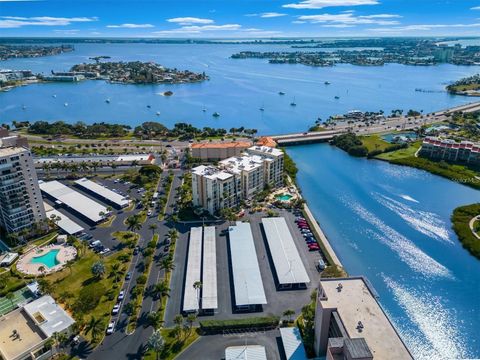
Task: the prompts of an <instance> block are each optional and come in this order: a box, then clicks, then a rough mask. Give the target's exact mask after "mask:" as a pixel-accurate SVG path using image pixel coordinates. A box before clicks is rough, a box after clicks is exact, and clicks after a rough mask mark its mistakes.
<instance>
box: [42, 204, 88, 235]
mask: <svg viewBox="0 0 480 360" xmlns="http://www.w3.org/2000/svg"><path fill="white" fill-rule="evenodd" d="M45 210H46V214H47V217H48V218H49V219H50V217H51V216H52V215H55V216H58V217H59V218H60V220H59V221H58V222H56V224H57V225H58V227H59V228H60V229H62V230H63V231H65V232H66V233H67V234H69V235H73V234H76V233H79V232H80V231H83V230H85V229H84V228H83V227H81V226H80V225H78V224H77V223H76V222H75V221H73V220H72V219H70V218H69V217H68V216H66V215H65V214H62V213H61V212H60V211H58V210H56V209H54V208H51V209H49V210H47V208H46V207H45Z"/></svg>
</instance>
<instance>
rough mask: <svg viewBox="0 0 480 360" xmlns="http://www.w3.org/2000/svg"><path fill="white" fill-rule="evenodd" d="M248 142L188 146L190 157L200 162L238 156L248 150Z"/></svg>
mask: <svg viewBox="0 0 480 360" xmlns="http://www.w3.org/2000/svg"><path fill="white" fill-rule="evenodd" d="M250 146H251V143H250V142H248V141H231V142H218V143H199V144H192V145H191V146H190V150H191V155H192V157H193V158H195V159H201V160H221V159H225V158H228V157H231V156H240V155H241V154H242V152H244V151H245V150H246V149H248V148H249V147H250Z"/></svg>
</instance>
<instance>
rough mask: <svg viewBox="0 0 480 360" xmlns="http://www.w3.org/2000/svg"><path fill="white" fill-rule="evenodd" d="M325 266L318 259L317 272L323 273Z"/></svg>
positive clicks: (323, 262) (321, 260)
mask: <svg viewBox="0 0 480 360" xmlns="http://www.w3.org/2000/svg"><path fill="white" fill-rule="evenodd" d="M326 267H327V266H326V265H325V261H323V259H319V260H318V262H317V270H318V271H323V270H325V268H326Z"/></svg>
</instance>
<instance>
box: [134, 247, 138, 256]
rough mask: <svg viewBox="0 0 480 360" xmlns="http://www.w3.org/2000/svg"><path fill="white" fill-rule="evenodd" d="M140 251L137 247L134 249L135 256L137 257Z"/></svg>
mask: <svg viewBox="0 0 480 360" xmlns="http://www.w3.org/2000/svg"><path fill="white" fill-rule="evenodd" d="M138 251H139V248H138V246H135V248H134V249H133V255H137V254H138Z"/></svg>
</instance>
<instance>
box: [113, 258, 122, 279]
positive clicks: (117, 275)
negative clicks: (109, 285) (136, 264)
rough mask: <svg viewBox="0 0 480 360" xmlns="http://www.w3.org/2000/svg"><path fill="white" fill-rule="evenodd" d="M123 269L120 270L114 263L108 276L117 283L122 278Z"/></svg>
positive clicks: (118, 265)
mask: <svg viewBox="0 0 480 360" xmlns="http://www.w3.org/2000/svg"><path fill="white" fill-rule="evenodd" d="M122 274H123V269H122V268H121V265H120V263H118V262H117V263H114V264H113V265H112V268H111V270H110V276H111V277H113V280H114V281H115V282H119V281H120V280H121V278H122Z"/></svg>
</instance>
